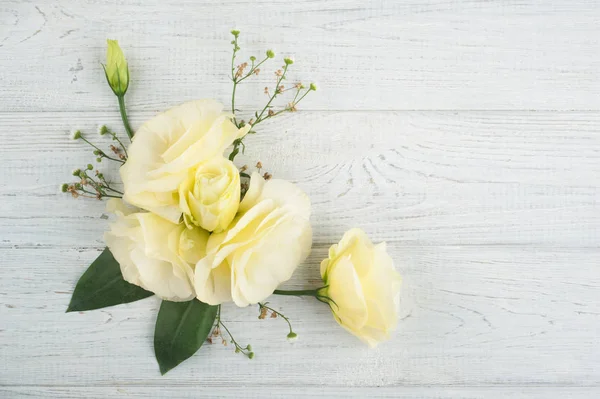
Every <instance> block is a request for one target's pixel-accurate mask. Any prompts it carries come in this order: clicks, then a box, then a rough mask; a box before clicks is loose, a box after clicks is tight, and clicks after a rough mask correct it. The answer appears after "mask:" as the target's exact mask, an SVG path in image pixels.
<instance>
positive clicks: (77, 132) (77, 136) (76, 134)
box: [72, 130, 81, 140]
mask: <svg viewBox="0 0 600 399" xmlns="http://www.w3.org/2000/svg"><path fill="white" fill-rule="evenodd" d="M72 137H73V140H79V139H80V138H81V130H75V131H74V132H73V136H72Z"/></svg>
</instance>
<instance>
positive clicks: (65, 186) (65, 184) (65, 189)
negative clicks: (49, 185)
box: [60, 183, 69, 193]
mask: <svg viewBox="0 0 600 399" xmlns="http://www.w3.org/2000/svg"><path fill="white" fill-rule="evenodd" d="M68 189H69V185H68V184H67V183H64V184H63V185H61V186H60V191H62V192H63V193H66V192H67V190H68Z"/></svg>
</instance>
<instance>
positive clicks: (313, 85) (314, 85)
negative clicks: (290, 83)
mask: <svg viewBox="0 0 600 399" xmlns="http://www.w3.org/2000/svg"><path fill="white" fill-rule="evenodd" d="M310 89H311V90H312V91H317V85H316V84H314V83H311V84H310Z"/></svg>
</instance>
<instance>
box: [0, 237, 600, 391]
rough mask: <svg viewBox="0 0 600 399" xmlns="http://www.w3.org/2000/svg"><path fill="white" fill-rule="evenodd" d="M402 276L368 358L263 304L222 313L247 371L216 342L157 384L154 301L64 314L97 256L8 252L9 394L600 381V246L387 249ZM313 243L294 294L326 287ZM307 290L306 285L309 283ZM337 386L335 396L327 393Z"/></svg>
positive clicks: (343, 336)
mask: <svg viewBox="0 0 600 399" xmlns="http://www.w3.org/2000/svg"><path fill="white" fill-rule="evenodd" d="M389 250H390V253H391V255H392V257H393V258H394V259H395V261H396V266H397V268H398V270H399V271H400V272H401V273H402V274H403V276H404V290H403V292H402V299H401V300H402V302H401V303H402V305H401V308H402V309H401V316H402V318H403V320H401V321H400V324H399V328H398V331H397V333H396V334H395V336H394V338H393V340H392V341H389V342H386V343H383V344H382V345H381V346H379V347H378V348H376V349H369V348H368V347H367V346H366V345H364V344H362V343H361V342H360V341H358V340H357V339H356V338H354V337H353V336H351V335H350V334H348V333H347V332H346V331H345V330H343V329H342V328H341V327H339V326H338V325H337V324H336V323H335V322H334V321H333V318H332V316H331V314H330V311H329V309H328V308H327V307H326V306H325V305H323V304H321V303H319V302H317V301H315V300H310V299H298V298H292V297H272V298H270V303H271V305H272V306H275V307H276V308H277V309H279V310H281V311H282V312H283V313H284V314H286V315H287V316H288V317H290V318H291V320H292V322H293V324H294V328H295V331H296V332H297V333H298V335H299V340H298V341H296V342H295V343H293V344H290V343H289V342H287V341H286V338H285V336H286V334H287V330H286V325H285V323H284V322H283V321H282V320H279V319H266V320H258V319H257V316H258V309H257V308H255V307H247V308H237V307H235V306H233V305H227V306H225V307H224V309H223V317H224V321H225V322H226V323H227V324H228V326H229V329H230V330H231V331H232V332H234V334H235V335H236V339H237V340H238V341H239V342H243V343H251V344H252V346H253V350H254V352H255V353H256V357H255V358H254V359H253V360H252V361H250V360H248V359H246V358H244V357H243V356H241V355H236V354H234V352H233V348H231V347H230V346H227V347H224V346H222V345H221V344H220V343H217V344H213V345H212V346H210V345H209V346H208V347H206V348H203V349H202V350H201V351H200V352H199V353H198V354H197V355H196V356H194V357H193V358H192V360H190V361H186V362H185V363H184V364H182V365H181V366H180V367H178V368H177V369H175V370H174V371H172V372H169V373H168V374H167V375H166V376H164V377H161V376H160V373H159V372H158V366H157V364H156V361H155V359H154V357H153V350H152V332H153V326H154V322H155V317H156V312H157V309H158V306H159V301H158V300H157V299H156V298H148V299H145V300H143V301H140V302H136V303H133V304H129V305H123V306H117V307H112V308H107V309H105V310H101V311H92V312H87V313H74V314H73V313H68V314H67V313H64V311H65V309H66V307H67V304H68V301H69V297H70V294H71V292H72V290H73V287H74V286H75V282H76V281H77V279H78V277H79V275H80V274H81V273H82V271H83V270H84V269H85V266H86V265H87V264H88V263H89V262H90V261H91V260H93V259H94V258H95V256H96V255H97V254H98V252H97V250H91V249H90V250H77V249H48V248H41V249H30V248H27V249H2V250H0V257H1V259H2V269H1V270H2V280H3V281H5V282H9V284H2V286H1V287H0V320H2V324H1V327H0V329H1V330H2V331H0V354H1V355H2V359H4V360H5V361H4V362H3V366H2V367H1V368H0V383H1V385H11V386H12V385H24V386H27V385H40V386H47V385H48V386H55V385H56V386H59V387H60V386H64V385H66V386H72V385H75V386H80V387H85V386H116V387H121V386H128V385H133V386H144V387H148V388H156V389H158V388H159V387H162V386H168V385H178V386H185V387H187V388H188V389H189V390H190V391H193V390H194V387H196V386H202V387H204V388H206V389H208V388H211V387H216V388H219V387H220V388H225V387H240V386H247V387H249V388H258V387H262V388H264V389H267V387H270V386H274V387H282V388H284V387H313V388H316V387H329V388H335V387H353V386H356V387H363V386H364V387H378V386H385V387H390V388H391V387H415V386H429V387H433V388H439V389H444V388H445V387H457V388H461V387H469V386H483V387H485V386H502V385H507V386H509V387H510V386H514V387H526V386H530V385H533V386H542V387H550V386H559V387H560V386H563V387H570V386H578V385H583V386H588V387H594V388H597V385H598V381H599V377H600V375H599V374H598V373H599V370H598V368H597V364H598V362H599V361H600V348H599V347H598V344H597V338H598V331H599V328H600V318H599V315H600V298H599V297H598V295H597V293H598V290H599V288H600V278H599V274H598V262H600V251H599V250H598V249H572V248H571V249H570V248H547V247H544V248H541V247H535V246H498V245H496V246H493V245H492V246H444V247H441V246H439V247H431V246H429V247H424V246H414V245H401V244H390V245H389ZM326 252H327V248H326V247H322V246H318V247H316V248H315V249H314V250H313V253H312V254H311V256H310V258H309V259H308V261H307V262H306V264H305V265H303V266H301V267H300V268H299V269H298V271H297V273H296V275H295V277H294V279H293V281H292V282H290V283H289V284H288V287H290V288H300V287H309V286H317V285H318V283H319V282H318V279H319V277H318V267H317V265H318V263H319V261H320V260H321V259H322V258H323V257H324V256H326ZM307 281H308V282H307ZM331 391H332V390H329V392H331Z"/></svg>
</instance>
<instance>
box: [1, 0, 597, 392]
mask: <svg viewBox="0 0 600 399" xmlns="http://www.w3.org/2000/svg"><path fill="white" fill-rule="evenodd" d="M598 21H600V6H598V4H597V2H593V1H554V2H538V1H524V2H505V1H469V2H456V1H445V0H437V1H429V0H428V1H421V2H417V1H372V2H364V1H355V0H331V1H328V2H319V1H310V0H301V1H295V2H284V1H263V0H259V1H252V2H251V1H247V0H238V1H219V2H216V1H211V2H195V1H187V0H166V1H163V2H155V1H148V2H140V1H129V0H127V1H123V0H113V1H100V0H87V1H67V0H58V1H51V2H50V1H17V0H0V139H1V142H2V145H1V146H0V168H1V169H0V279H1V284H0V358H1V359H2V362H1V363H0V397H3V398H4V397H6V398H13V397H14V398H20V397H43V398H79V397H90V398H113V397H115V398H116V397H143V398H147V397H172V398H189V397H194V398H195V397H223V398H233V397H235V398H245V397H249V398H259V397H260V398H262V397H294V398H295V397H299V398H301V397H344V398H345V397H390V398H391V397H393V398H450V397H451V398H504V397H509V396H512V397H523V398H544V399H546V398H554V397H556V398H563V397H568V398H592V397H598V396H599V395H600V368H599V365H600V345H599V344H598V341H599V337H600V335H599V334H600V266H599V264H600V245H599V242H600V97H598V92H600V80H599V79H598V77H599V76H600V74H599V73H600V58H599V57H598V54H599V52H598V50H599V44H598V37H600V36H599V33H600V24H599V23H598ZM232 26H237V27H239V28H240V29H241V30H242V32H243V35H242V37H243V41H244V46H243V47H244V51H247V52H246V54H247V55H251V54H257V53H258V52H259V51H262V50H264V49H266V48H268V47H273V48H275V49H276V51H277V52H278V53H279V54H282V55H283V54H287V53H288V52H290V53H294V54H295V55H296V61H297V62H296V64H294V69H293V73H292V79H296V78H297V79H302V80H303V81H305V82H307V81H309V79H314V80H316V81H317V82H318V83H319V86H320V87H321V88H322V90H320V91H319V92H317V93H316V94H315V95H314V96H312V98H309V99H307V100H306V103H305V104H304V106H303V107H301V111H300V112H298V113H296V114H291V115H286V116H285V117H282V118H280V119H278V120H276V121H273V122H270V123H266V124H265V125H264V126H262V127H261V128H260V129H259V133H258V134H257V135H255V136H252V137H249V138H248V140H247V145H248V148H247V152H246V154H245V155H244V156H242V157H240V158H239V161H238V164H239V165H243V164H248V165H253V164H254V163H255V162H256V161H257V160H260V161H262V163H263V165H265V169H266V170H267V171H269V172H271V173H273V174H274V175H275V177H279V178H285V179H289V180H291V181H294V182H295V183H297V184H298V185H300V186H301V187H302V188H303V189H304V190H305V191H306V192H307V193H308V194H309V195H310V197H311V200H312V204H313V215H312V220H311V222H312V225H313V228H314V232H315V237H314V248H313V253H312V254H311V256H310V257H309V259H308V260H307V261H306V262H305V264H304V265H302V266H301V267H300V268H299V269H298V271H297V273H296V274H295V276H294V277H293V279H292V280H291V281H290V282H288V283H287V284H286V286H287V287H290V288H308V287H314V286H316V285H318V284H319V275H318V268H317V265H318V263H319V262H320V260H321V259H322V258H323V257H325V256H326V253H327V248H328V247H329V245H331V244H332V243H334V242H336V241H337V240H339V238H340V237H341V235H342V234H343V232H344V231H345V230H346V229H348V228H350V227H352V226H360V227H362V228H363V229H365V230H366V231H367V233H369V235H370V236H371V237H372V238H373V239H374V241H376V242H379V241H384V240H385V241H387V242H388V248H389V252H390V254H391V255H392V257H393V258H394V260H395V262H396V267H397V268H398V270H399V271H400V272H401V273H402V275H403V276H404V286H403V292H402V310H401V317H402V320H401V322H400V324H399V327H398V331H397V332H396V334H395V336H394V338H393V340H391V341H390V342H387V343H384V344H382V345H381V346H380V347H378V348H377V349H375V350H370V349H368V348H366V347H365V346H363V345H362V344H361V343H360V342H359V341H358V340H357V339H356V338H354V337H353V336H351V335H349V334H348V333H346V332H345V331H344V330H342V329H341V328H339V327H338V326H337V325H336V323H335V322H334V320H333V318H332V316H331V314H330V311H329V310H328V309H327V308H326V307H325V306H323V305H322V304H320V303H318V302H316V301H310V300H308V299H298V298H290V297H275V298H271V299H270V301H271V304H272V305H273V306H275V307H276V308H277V309H279V310H281V311H283V312H284V313H285V314H286V315H288V316H289V317H291V319H292V321H293V322H294V325H295V330H296V331H297V332H298V334H299V336H300V338H299V340H298V341H297V342H295V343H294V344H290V343H288V342H287V341H286V340H285V335H286V333H287V331H286V326H285V324H284V323H283V321H282V320H258V319H257V317H256V316H257V315H258V310H257V309H256V308H254V307H249V308H236V307H234V306H227V307H226V308H225V309H224V315H225V316H224V317H225V319H224V320H225V321H226V322H227V323H228V326H229V327H230V329H232V331H235V333H236V337H237V339H238V340H239V341H241V342H242V343H252V346H253V348H254V351H255V352H256V357H255V358H254V359H253V360H252V361H249V360H247V359H246V358H244V357H242V356H239V355H235V354H234V353H233V350H232V348H231V347H229V346H228V347H223V346H221V345H219V344H215V345H212V346H207V347H206V348H204V349H203V350H202V351H201V352H199V353H198V354H197V355H195V356H194V357H192V358H191V359H190V360H188V361H186V362H185V363H183V364H182V365H181V366H180V367H178V368H177V369H175V370H173V371H171V372H169V373H168V374H167V375H166V376H164V377H161V376H160V374H159V372H158V366H157V364H156V362H155V360H154V355H153V349H152V334H153V330H154V322H155V318H156V312H157V310H158V307H159V301H158V300H157V299H156V298H148V299H146V300H143V301H140V302H136V303H132V304H128V305H123V306H118V307H112V308H107V309H104V310H100V311H94V312H86V313H75V314H66V313H64V311H65V310H66V307H67V305H68V302H69V299H70V295H71V293H72V291H73V288H74V287H75V283H76V281H77V279H78V278H79V276H80V275H81V273H82V272H83V271H84V269H85V267H86V266H87V265H88V264H89V263H90V262H91V261H92V260H93V259H94V258H95V257H96V256H97V255H98V253H99V251H100V250H101V249H102V248H103V242H102V232H103V231H104V230H105V229H106V227H107V220H106V218H107V216H106V215H105V211H104V204H103V203H102V202H100V201H94V200H89V201H88V200H74V199H72V198H69V197H68V196H66V195H64V194H61V193H59V192H58V187H59V185H60V184H61V183H63V182H66V181H70V177H71V176H70V171H71V170H72V169H74V168H76V167H82V166H84V165H86V164H87V163H89V162H91V161H92V160H93V157H92V154H91V151H90V150H89V149H87V148H85V147H84V146H83V145H82V143H77V142H73V141H72V140H70V139H69V137H68V136H69V134H68V132H69V131H70V130H71V129H72V128H80V129H82V131H83V132H84V134H87V135H89V136H90V137H91V138H93V139H94V141H96V142H98V143H100V144H102V145H105V146H106V145H108V144H109V143H108V141H105V140H103V139H101V138H100V136H97V135H96V133H95V130H96V128H97V126H98V124H100V123H106V124H108V125H109V126H112V127H114V128H116V129H119V128H120V121H119V115H118V111H117V108H116V101H115V98H114V96H113V95H112V93H111V92H110V90H109V89H108V87H107V86H106V84H105V82H104V80H103V75H102V72H101V66H100V65H99V62H100V61H102V59H103V57H104V51H105V50H104V49H105V47H104V46H105V45H104V40H105V39H106V38H107V37H110V38H117V39H119V40H120V42H121V44H122V45H123V47H124V48H125V51H126V54H127V56H128V59H129V61H130V65H131V70H132V85H131V87H130V91H129V93H128V96H127V100H128V104H129V107H128V108H129V113H130V116H131V120H132V124H133V125H134V127H135V126H139V125H140V124H141V123H142V122H143V121H144V120H146V119H148V118H150V117H151V116H152V115H154V114H155V113H156V112H159V111H162V110H164V109H166V108H168V107H170V106H173V105H175V104H178V103H180V102H183V101H185V100H189V99H196V98H201V97H216V98H218V99H220V100H222V101H225V102H226V101H228V99H229V97H228V96H229V91H230V82H228V80H227V77H226V72H227V64H228V62H229V56H230V55H229V47H228V46H229V45H228V42H229V40H230V39H229V33H228V31H229V29H230V28H231V27H232ZM275 65H277V64H275ZM265 72H267V70H265ZM271 80H272V79H271V78H270V75H269V74H268V73H265V74H262V75H260V76H259V77H258V78H256V81H253V82H250V83H248V84H247V85H246V84H244V86H245V87H244V86H242V90H241V93H240V108H242V109H243V111H242V114H243V116H247V115H249V114H250V113H251V111H253V110H254V109H256V108H257V107H258V106H259V105H261V104H263V103H264V101H263V98H262V89H263V88H264V86H265V85H267V84H269V83H270V82H271ZM294 81H295V80H294ZM99 167H100V168H102V170H103V171H105V172H106V174H107V175H109V176H111V177H112V178H115V179H116V178H117V176H118V170H117V169H116V167H115V166H114V165H109V164H105V163H102V164H100V165H99Z"/></svg>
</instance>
